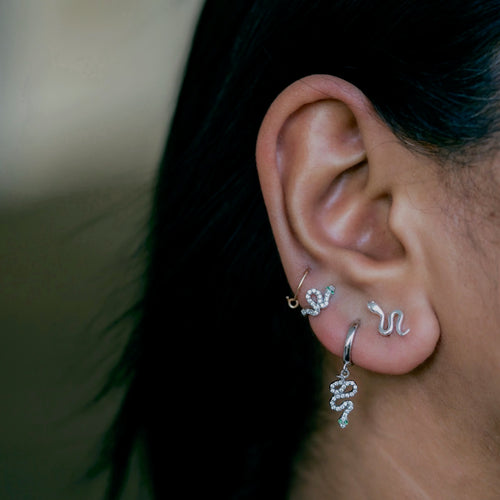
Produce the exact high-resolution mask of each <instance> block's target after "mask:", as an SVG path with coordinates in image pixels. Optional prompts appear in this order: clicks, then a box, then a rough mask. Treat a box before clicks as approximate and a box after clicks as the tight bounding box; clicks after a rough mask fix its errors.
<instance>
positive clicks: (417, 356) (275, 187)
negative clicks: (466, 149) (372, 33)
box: [256, 75, 439, 373]
mask: <svg viewBox="0 0 500 500" xmlns="http://www.w3.org/2000/svg"><path fill="white" fill-rule="evenodd" d="M256 156H257V167H258V172H259V178H260V182H261V187H262V192H263V195H264V200H265V203H266V207H267V210H268V214H269V219H270V222H271V226H272V229H273V234H274V236H275V239H276V243H277V246H278V250H279V253H280V256H281V259H282V263H283V267H284V269H285V272H286V275H287V277H288V280H289V283H290V286H291V288H292V290H295V288H296V287H297V284H298V282H299V281H300V278H301V277H302V275H303V273H304V270H305V269H306V268H309V269H310V272H309V273H308V275H307V277H306V280H305V282H304V284H303V286H302V287H301V294H300V296H299V300H300V302H301V304H302V306H303V307H309V306H308V305H307V303H306V301H305V299H304V292H305V290H307V289H310V288H317V289H321V290H324V288H325V287H326V286H328V285H330V284H333V285H334V286H335V287H336V292H335V296H334V299H332V303H331V304H330V305H329V306H328V307H327V308H325V309H322V310H321V313H320V314H319V315H318V316H316V317H312V318H311V327H312V328H313V330H314V332H315V333H316V335H317V336H318V338H319V340H320V341H321V342H322V343H323V345H324V346H325V347H326V348H327V349H329V350H330V351H331V352H333V353H335V354H336V355H339V356H340V355H341V353H342V349H343V345H344V340H345V333H346V331H347V327H348V325H349V324H350V323H351V322H352V321H353V320H355V319H360V320H361V326H360V328H359V331H358V333H357V339H356V345H355V347H354V352H353V361H354V363H355V364H357V365H360V366H363V367H365V368H367V369H370V370H374V371H377V372H381V373H405V372H409V371H411V370H412V369H413V368H415V367H416V366H418V365H420V364H421V363H422V362H423V361H425V359H427V358H428V357H429V356H430V355H431V354H432V352H433V351H434V349H435V346H436V343H437V340H438V338H439V325H438V322H437V318H436V316H435V313H434V310H433V308H432V304H431V300H430V297H429V296H428V294H427V291H426V286H425V279H424V276H425V272H423V271H424V267H425V266H424V249H423V243H421V242H420V239H419V237H420V235H421V229H422V225H421V223H420V218H419V214H418V207H416V205H415V198H414V197H413V196H412V195H415V196H416V197H417V198H418V193H416V192H415V193H413V191H414V190H418V189H419V188H418V187H415V188H413V187H412V186H418V185H419V184H418V182H416V179H415V171H417V170H416V169H415V168H414V167H415V166H416V165H415V163H416V162H422V161H425V160H424V159H422V158H419V157H417V156H416V155H415V154H413V153H412V152H410V151H409V150H408V149H406V148H404V147H403V146H402V145H401V143H400V142H399V141H398V140H397V139H396V137H395V136H394V135H393V133H392V132H391V131H390V129H389V128H388V127H387V126H386V125H385V124H384V123H383V122H382V121H381V120H380V119H379V117H378V116H377V114H376V113H375V111H374V109H373V107H372V106H371V104H370V102H369V101H368V99H367V98H366V97H365V96H364V95H363V93H362V92H361V91H360V90H359V89H357V88H356V87H354V86H353V85H351V84H349V83H348V82H345V81H343V80H340V79H338V78H335V77H331V76H326V75H313V76H310V77H307V78H304V79H302V80H299V81H297V82H295V83H294V84H292V85H291V86H290V87H288V88H287V89H285V90H284V91H283V92H282V94H280V95H279V96H278V97H277V99H276V100H275V102H274V103H273V104H272V105H271V107H270V109H269V110H268V112H267V114H266V116H265V118H264V120H263V123H262V126H261V129H260V132H259V137H258V140H257V150H256ZM421 170H422V169H421V168H420V169H419V170H418V171H421ZM372 300H375V301H376V302H377V303H378V304H379V305H380V306H381V307H382V308H384V309H385V313H386V316H388V315H389V314H390V313H391V312H392V311H393V310H398V309H399V310H402V311H404V315H405V316H404V328H410V330H411V332H410V333H408V335H405V336H401V335H397V334H396V333H395V334H394V335H390V336H382V335H381V334H379V333H378V332H377V326H378V325H379V322H380V317H379V316H378V315H375V314H374V313H373V312H371V311H370V310H369V309H368V306H367V305H368V302H370V301H372ZM300 320H301V318H300V317H298V318H297V321H300Z"/></svg>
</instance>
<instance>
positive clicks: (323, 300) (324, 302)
mask: <svg viewBox="0 0 500 500" xmlns="http://www.w3.org/2000/svg"><path fill="white" fill-rule="evenodd" d="M334 294H335V287H334V286H333V285H328V286H327V287H326V288H325V295H323V294H322V293H321V292H320V291H319V290H318V289H316V288H311V289H310V290H307V293H306V300H307V303H308V304H309V305H310V306H311V309H302V310H301V311H300V312H301V313H302V316H306V315H307V314H309V315H311V316H317V315H318V314H319V313H320V312H321V309H324V308H325V307H328V304H329V303H330V297H332V296H333V295H334ZM314 298H315V299H316V300H314Z"/></svg>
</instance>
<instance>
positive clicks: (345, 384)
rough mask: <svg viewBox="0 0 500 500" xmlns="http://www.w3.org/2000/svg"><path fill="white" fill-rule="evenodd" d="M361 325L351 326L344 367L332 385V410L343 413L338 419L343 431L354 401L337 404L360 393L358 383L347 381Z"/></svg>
mask: <svg viewBox="0 0 500 500" xmlns="http://www.w3.org/2000/svg"><path fill="white" fill-rule="evenodd" d="M359 323H360V321H359V320H357V321H355V322H354V323H352V324H351V326H350V327H349V330H348V331H347V336H346V339H345V344H344V354H343V361H344V367H343V368H342V370H341V372H340V375H337V378H338V379H339V380H336V381H335V382H332V383H331V384H330V392H331V393H333V396H332V398H331V399H330V408H331V409H332V410H335V411H341V412H343V413H342V415H341V417H340V418H339V419H338V423H339V425H340V427H341V428H342V429H344V428H345V427H347V425H348V424H349V420H348V419H347V416H348V415H349V413H351V411H352V410H353V409H354V403H353V402H352V401H343V402H342V403H340V404H337V401H338V400H339V399H341V400H342V399H350V398H352V397H353V396H354V395H355V394H356V393H357V392H358V386H357V385H356V382H354V381H353V380H346V379H347V377H349V375H350V373H349V370H348V367H349V366H350V365H352V364H353V362H352V354H351V351H352V343H353V342H354V335H356V331H357V330H358V327H359ZM347 388H350V390H349V391H348V392H345V391H346V389H347Z"/></svg>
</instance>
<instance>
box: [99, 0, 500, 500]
mask: <svg viewBox="0 0 500 500" xmlns="http://www.w3.org/2000/svg"><path fill="white" fill-rule="evenodd" d="M499 33H500V3H499V1H491V0H490V1H488V0H486V1H467V0H455V1H440V2H436V1H435V0H433V1H429V0H413V1H409V0H383V1H382V0H380V1H379V0H337V1H326V0H323V1H317V0H316V1H315V0H271V1H270V0H244V1H241V0H209V1H207V2H206V4H205V6H204V8H203V11H202V13H201V16H200V19H199V23H198V26H197V30H196V33H195V37H194V41H193V45H192V49H191V53H190V56H189V61H188V64H187V66H186V70H185V75H184V81H183V85H182V89H181V91H180V95H179V99H178V104H177V109H176V112H175V115H174V119H173V121H172V124H171V130H170V134H169V137H168V141H167V144H166V149H165V153H164V156H163V159H162V162H161V166H160V170H159V175H158V180H157V185H156V191H155V198H154V206H153V209H152V214H151V231H150V236H149V238H148V241H147V246H148V249H149V259H150V260H149V264H148V270H147V287H146V290H145V294H144V297H142V298H141V301H140V311H141V314H140V318H139V320H138V322H137V326H136V328H135V330H134V332H133V334H132V336H131V338H130V341H129V345H128V347H127V349H126V350H125V352H124V354H123V358H122V361H121V362H120V364H119V366H118V367H117V369H116V370H115V371H114V372H113V374H112V377H111V382H110V385H113V384H115V383H116V384H126V385H127V392H126V396H125V399H124V401H123V405H122V407H121V409H120V411H119V413H118V415H117V418H116V421H115V423H114V426H113V428H112V429H111V430H110V434H109V436H108V448H107V450H108V452H109V459H110V461H111V463H112V476H111V483H110V484H111V485H110V491H109V495H110V498H112V499H114V498H118V497H119V492H120V489H121V487H122V485H123V482H124V479H125V477H126V472H127V466H128V461H129V457H130V454H131V452H132V450H133V448H134V444H135V443H136V441H137V440H140V441H141V442H142V443H143V446H144V450H145V456H146V459H147V467H148V471H149V477H150V479H151V484H152V489H153V491H154V494H155V497H156V498H168V497H170V496H171V495H172V494H174V496H175V495H177V496H178V497H180V498H199V497H200V498H201V495H205V494H206V495H211V496H212V495H213V496H214V497H215V498H218V499H246V498H273V499H278V498H286V496H287V492H288V488H289V485H290V478H291V474H292V468H293V463H294V460H295V458H296V457H297V454H298V453H300V450H301V444H302V443H303V442H304V440H305V438H306V436H307V434H308V432H310V430H311V428H312V426H314V415H315V414H316V412H317V405H318V401H319V399H320V398H319V396H318V395H319V392H320V375H321V359H322V356H321V354H322V351H321V349H320V348H319V346H318V344H317V342H316V340H315V338H314V336H313V335H312V333H311V332H310V330H309V328H308V327H307V321H305V320H303V319H302V318H301V317H300V314H297V313H296V312H293V311H290V310H289V309H288V308H287V304H286V301H285V299H284V298H285V296H286V295H287V294H290V290H289V288H288V285H287V282H286V279H285V276H284V273H283V271H282V268H281V265H280V261H279V258H278V254H277V251H276V248H275V244H274V242H273V238H272V234H271V231H270V227H269V224H268V221H267V216H266V213H265V208H264V205H263V200H262V197H261V194H260V189H259V183H258V179H257V173H256V166H255V160H254V148H255V143H256V137H257V133H258V129H259V126H260V123H261V121H262V119H263V117H264V115H265V113H266V110H267V108H268V107H269V105H270V104H271V102H272V101H273V99H274V98H275V97H276V96H277V95H278V94H279V93H280V92H281V91H282V90H283V89H284V88H285V87H286V86H287V85H289V84H290V83H292V82H293V81H295V80H297V79H299V78H301V77H304V76H306V75H310V74H331V75H335V76H338V77H340V78H343V79H345V80H347V81H349V82H351V83H352V84H354V85H356V86H357V87H359V88H360V89H361V91H363V92H364V93H365V95H366V96H367V97H368V98H369V99H370V100H371V102H372V103H373V105H374V106H375V109H376V110H377V112H378V113H379V114H380V116H381V118H382V119H383V120H384V121H385V122H386V123H387V124H388V125H389V126H390V127H391V129H392V130H393V131H394V132H395V134H396V135H397V137H399V138H400V139H401V140H402V141H404V142H405V143H406V144H407V145H408V147H413V148H417V149H418V150H419V151H421V152H425V153H426V154H430V155H433V156H435V157H436V158H438V159H443V158H449V157H450V155H461V156H463V154H464V152H465V153H466V152H467V151H469V150H470V149H471V148H474V147H476V146H477V145H478V144H481V145H484V144H493V143H494V137H495V136H496V134H497V133H498V121H497V116H498V114H497V105H498V89H499V86H498V65H497V60H498V58H497V56H498V44H499ZM325 398H327V396H325V395H323V398H322V399H323V400H325ZM326 400H327V399H326ZM174 492H178V493H174Z"/></svg>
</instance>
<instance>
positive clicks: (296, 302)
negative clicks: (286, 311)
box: [286, 267, 311, 309]
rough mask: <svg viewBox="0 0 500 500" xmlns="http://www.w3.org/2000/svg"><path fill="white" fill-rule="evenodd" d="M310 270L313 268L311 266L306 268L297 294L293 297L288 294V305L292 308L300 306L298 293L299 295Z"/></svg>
mask: <svg viewBox="0 0 500 500" xmlns="http://www.w3.org/2000/svg"><path fill="white" fill-rule="evenodd" d="M310 270H311V269H310V268H309V267H308V268H307V269H306V270H305V272H304V274H303V276H302V278H301V280H300V281H299V284H298V286H297V290H296V291H295V295H294V296H293V297H288V295H287V297H286V300H287V302H288V307H289V308H290V309H297V307H299V299H298V295H299V292H300V287H301V286H302V284H303V283H304V280H305V279H306V277H307V275H308V274H309V271H310Z"/></svg>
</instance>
